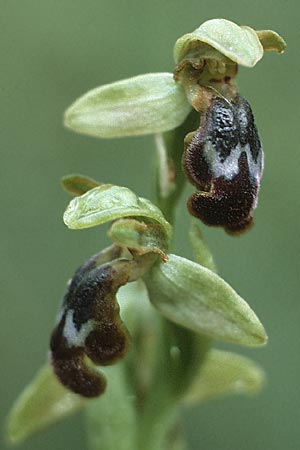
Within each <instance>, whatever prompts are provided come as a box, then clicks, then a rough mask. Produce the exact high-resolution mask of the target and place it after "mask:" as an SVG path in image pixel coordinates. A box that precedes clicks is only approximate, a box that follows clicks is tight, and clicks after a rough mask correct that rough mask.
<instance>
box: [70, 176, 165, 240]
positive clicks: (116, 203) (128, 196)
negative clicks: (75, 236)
mask: <svg viewBox="0 0 300 450" xmlns="http://www.w3.org/2000/svg"><path fill="white" fill-rule="evenodd" d="M129 216H132V217H145V218H148V219H150V220H153V221H155V222H158V223H159V224H160V225H161V227H162V229H163V230H164V231H165V233H166V235H167V236H169V237H170V236H171V225H170V224H169V223H168V222H167V221H166V219H165V218H164V216H163V215H162V212H161V211H160V210H159V209H158V208H157V206H155V205H153V203H151V202H150V201H149V200H147V199H145V198H142V197H138V196H137V195H135V194H134V193H133V192H132V191H131V190H130V189H128V188H125V187H121V186H114V185H112V184H103V185H102V186H99V187H96V188H94V189H91V190H90V191H88V192H86V193H85V194H83V195H81V196H80V197H75V198H74V199H73V200H71V202H70V203H69V206H68V207H67V209H66V212H65V214H64V222H65V224H66V225H67V226H68V227H69V228H72V229H82V228H90V227H95V226H97V225H101V224H103V223H105V222H110V221H112V220H115V219H119V218H121V217H129Z"/></svg>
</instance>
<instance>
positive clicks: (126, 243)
mask: <svg viewBox="0 0 300 450" xmlns="http://www.w3.org/2000/svg"><path fill="white" fill-rule="evenodd" d="M108 234H109V237H110V238H111V239H112V240H113V241H114V242H115V243H116V244H117V245H120V246H121V247H122V246H123V247H127V248H130V249H131V250H134V251H135V252H136V253H137V254H138V255H144V254H146V253H157V254H159V256H160V257H161V258H162V260H163V261H167V259H168V258H167V256H166V254H165V252H166V250H167V248H168V242H166V238H165V234H164V233H162V229H161V227H160V225H158V224H155V223H150V224H146V223H145V222H140V221H138V220H135V219H120V220H117V221H116V222H114V223H113V224H112V226H111V227H110V230H109V233H108Z"/></svg>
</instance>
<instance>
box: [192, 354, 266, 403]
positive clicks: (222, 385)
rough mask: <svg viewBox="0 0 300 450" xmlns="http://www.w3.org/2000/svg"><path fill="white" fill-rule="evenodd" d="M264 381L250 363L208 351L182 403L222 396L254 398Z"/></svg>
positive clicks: (239, 357)
mask: <svg viewBox="0 0 300 450" xmlns="http://www.w3.org/2000/svg"><path fill="white" fill-rule="evenodd" d="M264 380H265V376H264V372H263V370H262V369H261V368H260V367H258V366H257V364H255V363H254V362H253V361H251V359H249V358H245V357H244V356H240V355H235V354H234V353H229V352H224V351H221V350H215V349H212V350H211V351H210V352H209V354H208V355H207V358H206V360H205V362H204V364H203V366H202V367H201V371H200V373H199V376H197V375H196V376H195V381H194V382H193V384H192V385H191V387H190V388H189V390H188V392H187V394H186V396H185V399H184V400H185V402H186V403H187V404H189V405H190V404H193V403H199V402H200V403H202V402H205V401H208V400H211V399H213V398H216V397H220V396H222V395H228V394H255V393H257V392H258V391H259V390H260V389H261V387H262V385H263V383H264Z"/></svg>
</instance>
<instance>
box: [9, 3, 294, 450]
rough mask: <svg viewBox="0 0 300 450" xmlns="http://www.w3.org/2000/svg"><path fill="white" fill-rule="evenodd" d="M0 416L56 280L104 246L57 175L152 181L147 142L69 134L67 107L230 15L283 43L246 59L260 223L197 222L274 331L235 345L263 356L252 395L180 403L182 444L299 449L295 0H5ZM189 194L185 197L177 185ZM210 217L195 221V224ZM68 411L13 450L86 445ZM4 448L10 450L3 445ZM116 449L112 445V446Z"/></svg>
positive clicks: (33, 360) (57, 294)
mask: <svg viewBox="0 0 300 450" xmlns="http://www.w3.org/2000/svg"><path fill="white" fill-rule="evenodd" d="M0 6H1V16H0V22H1V40H0V48H1V51H0V54H1V88H0V89H1V108H0V114H1V117H2V118H1V163H0V184H1V192H2V194H1V211H2V213H1V221H0V227H1V236H2V242H1V254H2V261H1V277H2V280H1V284H0V290H1V302H2V307H1V316H0V321H1V322H0V347H1V372H0V374H1V383H0V402H1V403H0V404H1V408H0V415H1V423H2V424H3V422H4V417H5V414H6V412H7V411H8V409H9V407H10V405H11V404H12V402H13V401H14V399H15V397H16V396H17V395H18V393H19V392H20V391H21V390H22V388H23V387H24V385H26V383H27V382H29V381H30V379H31V378H32V376H33V375H34V373H35V372H36V370H37V368H38V367H39V366H40V365H41V364H42V363H43V362H44V360H45V358H46V354H47V347H48V340H49V333H50V331H51V328H52V325H53V321H54V317H55V314H56V311H57V307H58V305H59V303H60V299H61V296H62V294H63V293H64V289H65V283H66V280H67V279H68V278H69V276H70V275H71V274H72V272H73V271H74V269H75V268H76V267H77V266H78V265H80V264H81V262H82V261H83V260H84V259H85V258H87V257H88V256H89V255H91V254H93V253H94V252H95V251H97V250H98V249H100V248H101V247H103V246H104V245H106V244H107V243H108V239H107V237H106V229H105V227H104V228H103V229H102V228H101V229H93V230H86V231H80V232H79V231H69V230H67V228H66V227H65V226H64V224H63V222H62V213H63V211H64V209H65V207H66V205H67V202H68V200H69V198H68V196H67V194H65V193H64V192H63V191H62V190H61V188H60V185H59V182H60V178H61V177H62V175H64V174H66V173H71V172H81V173H83V174H87V175H90V176H92V177H94V178H96V179H100V180H102V181H104V182H111V183H117V184H120V185H127V186H128V187H130V188H132V189H133V190H135V191H136V192H137V193H138V194H140V195H142V196H149V195H150V192H151V169H152V166H153V141H152V138H151V137H142V138H126V139H118V140H96V139H93V138H89V137H84V136H80V135H76V134H72V133H71V132H69V131H67V130H65V129H64V128H63V127H62V113H63V111H64V109H65V108H66V107H67V106H68V105H69V104H70V103H71V102H72V101H73V100H74V99H75V98H76V97H78V96H79V95H81V94H83V93H84V92H86V91H87V90H89V89H91V88H93V87H96V86H98V85H100V84H103V83H107V82H110V81H114V80H118V79H121V78H125V77H129V76H133V75H137V74H140V73H146V72H162V71H172V70H173V68H174V63H173V59H172V49H173V44H174V42H175V40H176V39H177V38H178V37H179V36H181V35H182V34H184V33H186V32H189V31H192V30H193V29H194V28H196V27H197V26H198V25H200V23H202V22H203V21H205V20H208V19H211V18H215V17H224V18H227V19H230V20H233V21H235V22H237V23H239V24H247V25H250V26H252V27H254V28H256V29H267V28H271V29H274V30H276V31H278V32H279V33H281V34H282V36H283V37H284V38H285V39H286V41H287V43H288V50H287V52H286V53H285V54H284V55H283V56H278V55H277V54H274V53H268V54H266V55H265V58H264V59H263V61H262V62H260V63H259V64H258V65H257V66H256V67H255V68H254V69H241V70H240V73H239V78H238V80H239V86H240V90H241V92H242V94H243V95H244V96H245V97H246V98H247V99H248V100H249V101H250V103H251V105H252V107H253V110H254V112H255V116H256V122H257V124H258V128H259V131H260V134H261V137H262V140H263V144H264V149H265V157H266V164H265V174H264V178H263V184H262V189H261V193H260V199H259V207H258V209H257V211H256V214H255V217H256V226H255V227H254V229H253V230H252V231H251V232H249V233H248V234H246V235H244V236H243V237H240V238H232V237H230V236H227V235H226V234H225V233H224V232H223V231H222V230H211V229H209V230H208V229H207V228H205V230H204V231H205V235H206V237H207V239H208V241H209V243H210V245H211V247H212V249H213V251H214V254H215V257H216V261H217V264H218V267H219V271H220V273H221V275H222V276H224V278H225V279H226V280H227V281H228V282H229V283H230V284H232V285H233V286H234V288H235V289H236V290H237V291H238V292H239V293H240V294H241V295H242V296H243V297H244V298H246V299H247V300H248V301H249V303H250V305H251V306H252V307H253V309H254V310H255V311H256V313H257V314H258V316H259V317H260V319H261V320H262V322H263V323H264V325H265V327H266V329H267V332H268V334H269V339H270V342H269V344H268V346H267V347H265V348H263V349H260V350H244V349H242V348H241V349H240V348H234V350H236V351H240V352H241V353H243V354H247V355H250V356H251V357H252V358H253V359H255V360H257V361H258V362H260V363H261V365H262V366H263V367H264V368H265V370H266V372H267V375H268V382H267V385H266V387H265V389H264V391H263V392H262V393H261V395H259V396H257V397H255V398H251V399H248V398H244V397H234V398H228V399H226V400H223V399H222V400H218V401H214V402H213V403H210V404H209V405H204V406H202V407H201V408H194V409H193V410H189V411H186V412H185V413H184V418H185V428H186V433H187V439H188V443H189V450H202V449H205V450H217V449H220V450H229V449H230V450H232V449H236V450H241V449H242V450H253V449H255V450H265V449H272V450H282V449H286V450H299V449H300V412H299V409H300V383H299V379H300V377H299V369H300V361H299V344H300V339H299V323H300V306H299V298H298V297H299V294H298V291H299V289H298V285H299V269H298V259H299V252H300V245H299V243H300V241H299V231H298V223H299V219H300V210H299V197H298V195H297V194H298V184H299V169H300V167H299V135H298V132H299V124H300V121H299V120H300V116H299V101H300V96H299V89H298V85H299V75H300V59H299V51H297V48H298V43H299V37H300V35H299V23H298V21H299V13H300V3H299V2H298V1H297V0H294V1H288V0H286V1H285V0H281V1H275V0H274V1H271V0H264V1H258V0H254V1H252V2H249V1H245V0H239V1H238V0H227V1H226V2H223V1H221V0H210V1H206V0H205V1H201V0H197V1H196V0H189V1H179V0H172V1H171V0H165V1H156V0H153V1H151V2H150V1H140V0H127V1H126V2H125V1H124V2H121V1H113V0H98V1H97V0H88V1H83V0H81V1H80V0H63V1H54V0H52V1H51V0H48V1H34V0H32V1H31V0H23V1H17V0H1V1H0ZM185 196H187V193H186V195H185ZM179 215H180V224H181V230H182V231H181V234H180V235H178V245H177V247H178V248H177V250H178V252H180V253H181V254H182V255H186V256H189V255H190V253H189V252H190V250H189V248H188V244H187V237H186V234H187V222H188V216H187V214H186V212H185V207H184V202H182V206H181V207H180V210H179ZM203 228H204V227H203ZM83 422H84V417H83V416H81V415H78V416H76V417H72V418H70V419H68V420H67V421H65V422H64V423H62V424H59V425H58V426H56V427H53V428H52V429H50V430H47V431H46V432H45V433H44V434H41V435H38V436H36V437H34V438H32V439H31V440H30V441H27V442H25V443H24V444H21V445H20V447H19V448H20V450H37V449H43V450H48V449H49V450H50V449H51V450H66V449H72V450H84V449H85V448H86V446H85V435H84V426H83ZM0 445H2V447H1V448H6V447H5V444H4V443H3V442H2V444H0ZM116 450H117V449H116Z"/></svg>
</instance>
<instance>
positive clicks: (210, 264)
mask: <svg viewBox="0 0 300 450" xmlns="http://www.w3.org/2000/svg"><path fill="white" fill-rule="evenodd" d="M189 237H190V242H191V246H192V249H193V253H194V259H195V261H196V262H197V263H198V264H201V265H202V266H204V267H206V268H207V269H209V270H211V271H212V272H217V268H216V264H215V261H214V257H213V255H212V254H211V251H210V250H209V248H208V245H207V244H206V242H205V240H204V237H203V235H202V233H201V230H200V228H199V225H198V224H197V223H196V222H194V221H193V222H192V223H191V228H190V232H189Z"/></svg>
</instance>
